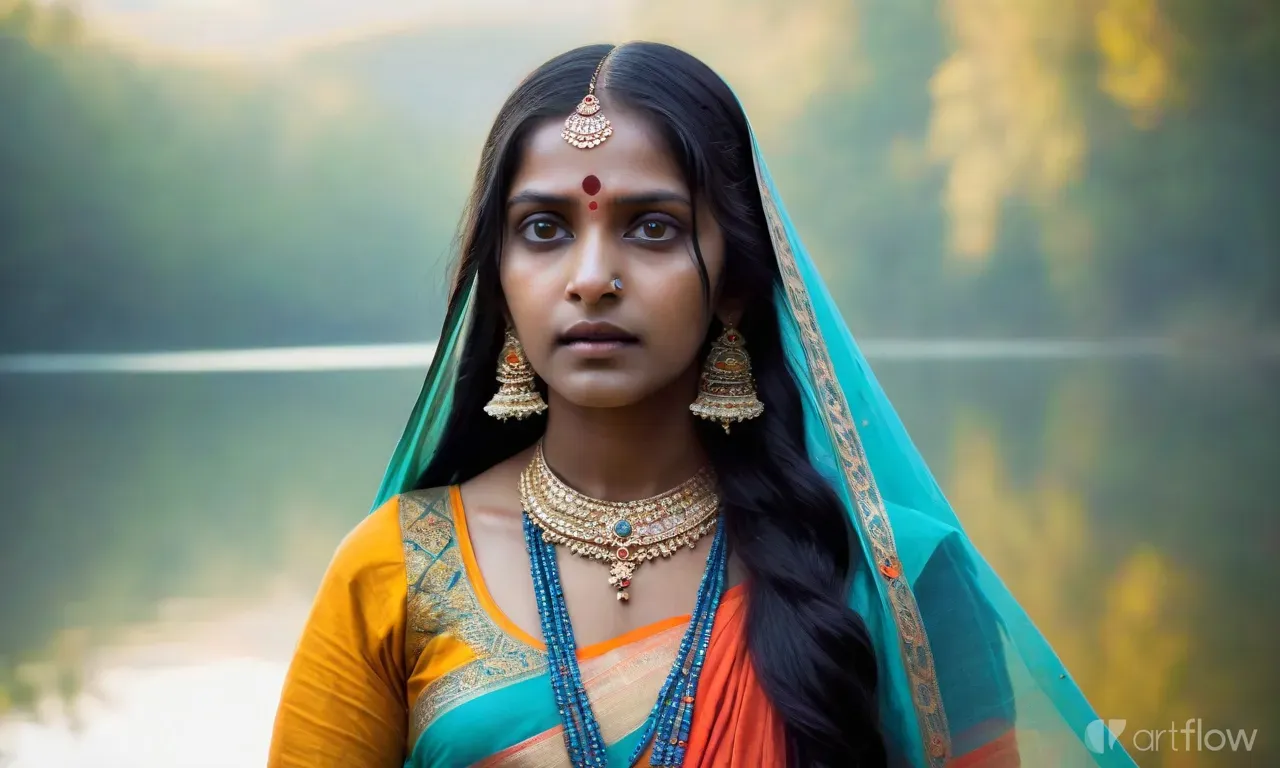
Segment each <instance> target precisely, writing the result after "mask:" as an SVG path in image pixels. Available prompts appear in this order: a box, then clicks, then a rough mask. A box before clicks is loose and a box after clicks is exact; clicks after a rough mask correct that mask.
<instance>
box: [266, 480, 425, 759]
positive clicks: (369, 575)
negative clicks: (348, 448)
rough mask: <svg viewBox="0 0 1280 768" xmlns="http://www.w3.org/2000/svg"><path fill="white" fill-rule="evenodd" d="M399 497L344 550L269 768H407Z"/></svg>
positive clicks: (328, 576) (317, 609)
mask: <svg viewBox="0 0 1280 768" xmlns="http://www.w3.org/2000/svg"><path fill="white" fill-rule="evenodd" d="M398 509H399V502H398V500H397V499H392V500H391V501H389V502H387V504H386V505H384V506H383V507H381V508H379V509H378V510H377V511H376V512H374V513H373V514H372V515H370V516H369V517H367V518H366V519H365V520H364V521H363V522H362V523H361V524H360V525H359V526H357V527H356V529H355V530H353V531H352V532H351V533H350V534H349V535H348V536H347V537H346V538H345V539H344V540H343V542H342V544H341V545H339V547H338V550H337V553H336V554H335V555H334V558H333V560H332V562H331V563H330V564H329V568H328V571H327V572H326V573H325V576H324V580H323V582H322V584H321V587H320V591H319V594H318V595H317V596H316V599H315V603H314V604H313V606H312V608H311V614H310V616H309V617H308V619H307V622H306V625H305V627H304V628H303V631H302V637H301V639H300V640H299V642H298V647H297V650H296V652H295V654H294V657H293V662H292V663H291V664H290V667H289V673H288V675H287V676H286V678H285V682H284V689H283V691H282V693H281V697H280V707H279V710H278V711H277V713H276V721H275V730H274V733H273V735H272V740H271V751H270V753H269V757H268V761H267V765H268V768H338V766H341V767H342V768H393V766H394V768H399V767H400V766H401V765H403V764H404V758H405V738H406V729H407V718H408V715H407V705H406V703H405V677H406V671H405V660H404V656H405V652H404V648H405V644H404V640H405V634H404V632H405V623H406V620H405V596H406V591H407V587H406V583H405V565H404V554H403V549H402V547H401V543H400V539H401V537H400V525H399V516H398Z"/></svg>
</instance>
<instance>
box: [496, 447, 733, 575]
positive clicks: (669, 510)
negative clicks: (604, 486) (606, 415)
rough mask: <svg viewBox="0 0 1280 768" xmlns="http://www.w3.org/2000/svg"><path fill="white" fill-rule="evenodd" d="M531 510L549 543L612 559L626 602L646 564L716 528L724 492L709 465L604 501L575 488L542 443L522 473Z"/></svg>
mask: <svg viewBox="0 0 1280 768" xmlns="http://www.w3.org/2000/svg"><path fill="white" fill-rule="evenodd" d="M520 500H521V502H522V503H523V504H524V510H525V513H526V514H528V515H529V519H530V520H531V521H532V522H533V524H534V525H535V526H537V527H538V529H540V530H541V531H542V538H543V539H545V540H546V542H547V543H548V544H559V545H563V546H566V547H568V549H569V551H570V552H572V553H573V554H575V555H578V556H579V557H587V558H591V559H593V560H604V561H605V562H607V563H608V564H609V586H611V587H613V588H614V589H615V590H616V596H617V599H618V600H620V601H626V600H628V599H630V597H631V593H630V592H628V591H627V589H628V588H629V587H630V586H631V579H632V577H633V576H634V575H635V572H636V569H637V568H639V567H640V565H641V564H643V563H645V562H646V561H649V560H655V559H657V558H659V557H670V556H671V555H674V554H675V553H676V552H678V551H679V550H680V548H681V547H688V548H689V549H693V548H694V547H695V546H696V545H697V543H698V539H700V538H702V537H703V536H706V535H707V534H708V533H710V532H711V530H712V529H713V528H714V527H715V523H716V515H717V514H718V513H719V511H720V495H719V493H717V491H716V485H715V475H714V473H712V472H711V470H709V469H703V470H701V471H699V472H698V474H696V475H694V476H693V477H691V478H690V479H688V480H686V481H685V482H684V483H681V484H680V485H679V486H677V487H676V488H674V489H672V490H670V491H667V492H665V493H661V494H658V495H657V496H651V497H649V498H647V499H639V500H637V501H600V500H599V499H593V498H591V497H590V496H585V495H583V494H581V493H578V492H577V491H575V490H574V489H572V488H570V487H569V486H568V485H567V484H566V483H565V482H564V481H563V480H561V479H560V478H559V477H558V476H557V475H556V473H555V472H552V471H551V468H550V467H549V466H547V461H546V457H545V456H544V455H543V452H542V443H538V445H537V447H536V448H535V450H534V454H533V460H532V461H530V462H529V466H527V467H526V468H525V469H524V471H523V472H522V473H521V474H520Z"/></svg>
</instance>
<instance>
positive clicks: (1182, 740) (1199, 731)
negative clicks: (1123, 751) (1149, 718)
mask: <svg viewBox="0 0 1280 768" xmlns="http://www.w3.org/2000/svg"><path fill="white" fill-rule="evenodd" d="M1126 725H1128V721H1127V720H1094V721H1093V722H1092V723H1089V725H1088V726H1086V727H1085V730H1084V743H1085V746H1086V747H1088V748H1089V751H1090V752H1092V753H1094V754H1095V755H1102V754H1106V753H1107V752H1109V751H1111V750H1114V749H1119V747H1117V746H1116V745H1117V744H1118V743H1119V741H1120V736H1121V734H1123V733H1124V731H1125V726H1126ZM1257 737H1258V729H1257V728H1254V729H1253V730H1252V731H1248V732H1246V731H1245V730H1244V729H1243V728H1241V729H1239V730H1236V731H1224V730H1221V729H1218V728H1213V729H1210V730H1207V731H1206V730H1205V729H1204V721H1202V720H1200V719H1199V718H1194V717H1193V718H1191V719H1190V720H1187V722H1186V724H1185V725H1183V726H1182V727H1181V728H1179V727H1178V726H1177V723H1170V724H1169V727H1168V728H1167V729H1166V728H1160V729H1154V730H1153V729H1149V728H1144V729H1142V730H1137V731H1133V732H1131V733H1130V736H1129V739H1128V741H1129V744H1130V745H1131V746H1132V747H1133V750H1134V751H1135V752H1159V751H1160V750H1163V749H1167V750H1169V751H1170V752H1203V751H1206V750H1207V751H1209V752H1221V751H1222V750H1224V749H1230V750H1231V751H1232V752H1239V751H1242V750H1243V751H1245V752H1252V751H1253V744H1254V741H1256V740H1257Z"/></svg>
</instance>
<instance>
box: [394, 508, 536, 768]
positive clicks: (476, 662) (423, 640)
mask: <svg viewBox="0 0 1280 768" xmlns="http://www.w3.org/2000/svg"><path fill="white" fill-rule="evenodd" d="M400 530H401V536H402V539H403V543H404V553H405V578H406V579H407V580H408V583H409V594H408V627H407V631H406V633H405V651H406V654H407V656H406V662H407V664H408V667H409V668H410V669H413V668H414V667H415V666H416V665H417V663H418V658H419V656H420V655H421V654H422V652H423V649H424V648H425V647H426V646H427V643H428V642H429V641H430V640H431V638H433V637H436V636H438V635H443V634H449V635H452V636H453V637H455V638H457V639H458V640H460V641H462V642H463V643H465V644H466V645H467V647H469V648H470V649H471V650H472V652H473V653H474V654H475V658H474V659H473V660H472V661H469V662H467V663H465V664H463V665H461V666H460V667H457V668H456V669H451V670H449V671H448V672H446V673H445V674H443V675H441V676H440V677H439V678H437V679H435V680H433V681H431V682H430V683H428V684H427V686H426V688H424V689H423V691H422V693H421V694H420V695H419V696H418V698H417V700H416V701H414V702H413V707H412V713H411V715H410V723H409V734H408V736H409V741H408V744H407V747H408V749H409V750H410V751H412V750H413V748H414V746H415V745H416V744H417V741H418V739H419V737H421V735H422V733H423V732H424V731H426V730H427V727H428V726H430V725H431V723H433V722H434V721H435V720H436V718H438V717H440V716H441V715H443V714H445V713H446V712H449V711H451V710H453V709H454V708H456V707H458V706H459V705H461V704H463V703H465V702H468V701H471V700H472V699H475V698H477V697H479V696H481V695H483V694H485V693H487V692H489V691H492V690H495V689H497V688H500V687H503V686H506V685H510V684H512V683H516V682H519V681H520V680H525V679H528V678H530V677H534V676H536V675H538V674H541V673H542V672H543V671H544V670H545V669H546V656H545V654H543V653H542V652H541V651H539V650H538V649H536V648H533V647H532V646H530V645H529V644H527V643H525V642H522V641H520V640H517V639H516V638H513V637H511V636H510V635H508V634H507V633H506V632H504V631H503V630H502V629H501V628H500V627H499V626H498V625H497V624H495V623H494V622H493V620H492V619H491V618H490V617H489V614H487V613H486V612H485V611H484V609H483V608H481V607H480V602H479V600H478V599H477V598H476V595H475V592H474V591H473V590H472V585H471V582H470V580H469V579H467V574H466V568H465V566H464V565H463V562H462V555H461V553H460V552H459V550H458V540H457V532H456V530H455V529H454V525H453V507H452V504H451V502H450V500H449V489H448V488H433V489H430V490H424V491H413V492H411V493H406V494H403V495H402V496H401V497H400Z"/></svg>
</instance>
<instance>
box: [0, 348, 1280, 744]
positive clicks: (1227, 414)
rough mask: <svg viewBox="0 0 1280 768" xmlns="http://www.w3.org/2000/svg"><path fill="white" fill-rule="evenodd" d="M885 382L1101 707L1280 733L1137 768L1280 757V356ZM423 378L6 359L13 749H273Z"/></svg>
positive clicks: (895, 370)
mask: <svg viewBox="0 0 1280 768" xmlns="http://www.w3.org/2000/svg"><path fill="white" fill-rule="evenodd" d="M874 362H875V361H874V360H873V363H874ZM876 368H877V370H878V372H879V375H880V376H881V379H882V383H883V384H884V385H885V387H886V389H887V390H888V392H889V395H890V397H891V398H892V399H893V400H894V401H895V403H896V405H897V407H898V409H899V411H900V413H901V415H902V416H903V418H904V420H905V422H906V423H907V426H908V429H909V430H910V431H911V433H912V434H913V436H914V438H915V439H916V441H917V444H918V446H919V447H920V449H921V450H922V451H923V452H924V454H925V456H926V458H927V459H928V460H929V461H930V464H931V466H932V467H933V468H934V470H935V472H936V473H937V474H938V475H939V477H940V479H941V480H942V482H943V485H944V487H945V488H946V489H947V491H948V494H949V495H950V496H951V498H952V500H953V502H954V503H955V505H956V506H957V507H958V510H959V512H960V514H961V517H962V518H963V520H964V521H965V523H966V525H967V526H968V528H969V530H970V532H971V533H972V535H973V536H974V537H975V539H977V541H978V543H979V545H980V546H981V548H982V549H983V551H984V552H985V553H986V554H987V556H988V558H989V559H990V560H991V561H992V563H993V564H994V565H995V567H996V569H997V570H998V571H999V572H1000V573H1001V575H1002V576H1003V577H1004V578H1005V579H1006V580H1007V582H1008V583H1009V584H1010V586H1011V588H1012V589H1013V591H1014V592H1015V593H1016V594H1017V596H1018V597H1019V598H1020V599H1021V600H1022V601H1023V602H1024V604H1025V605H1026V607H1027V608H1028V610H1029V611H1030V613H1031V614H1032V616H1033V618H1034V619H1035V620H1036V621H1037V622H1038V623H1039V625H1040V626H1041V628H1042V629H1043V630H1044V631H1045V633H1046V634H1047V635H1048V636H1049V638H1050V640H1051V641H1052V642H1053V643H1054V644H1055V645H1056V647H1057V648H1058V650H1059V652H1060V654H1061V655H1062V657H1063V659H1064V661H1065V663H1066V664H1067V666H1068V668H1069V669H1071V670H1072V671H1073V674H1075V675H1076V677H1077V678H1078V680H1079V681H1080V683H1081V684H1082V685H1083V686H1084V688H1085V690H1086V693H1087V694H1088V695H1089V696H1090V697H1091V699H1092V700H1093V701H1094V703H1095V705H1096V706H1097V708H1098V709H1099V711H1100V713H1101V714H1102V715H1103V716H1104V717H1119V718H1126V719H1127V720H1128V722H1129V728H1130V729H1131V730H1132V729H1136V728H1150V729H1156V728H1170V727H1172V726H1174V725H1176V727H1177V728H1181V727H1183V724H1184V722H1185V721H1186V720H1187V719H1189V718H1199V719H1201V720H1202V721H1203V724H1204V725H1203V728H1204V729H1210V728H1223V729H1228V728H1229V729H1239V728H1244V729H1246V730H1249V729H1254V728H1257V729H1259V734H1258V736H1257V742H1256V744H1255V747H1254V750H1253V751H1252V752H1251V753H1248V754H1243V753H1241V754H1236V755H1232V754H1230V753H1228V752H1222V753H1209V752H1201V753H1195V752H1191V753H1188V752H1185V751H1182V752H1172V751H1169V750H1168V749H1167V748H1166V749H1164V750H1162V751H1161V752H1160V753H1149V754H1144V753H1136V754H1135V757H1137V758H1138V760H1139V763H1140V764H1141V765H1143V766H1191V765H1205V766H1216V765H1222V766H1236V765H1240V766H1246V765H1250V766H1251V765H1264V764H1274V763H1275V760H1276V759H1277V758H1280V752H1277V750H1276V741H1275V736H1274V734H1273V733H1268V732H1267V730H1266V729H1267V728H1268V726H1267V725H1266V724H1267V723H1273V724H1274V723H1276V722H1280V717H1277V715H1280V706H1278V705H1277V704H1276V703H1275V698H1274V692H1275V691H1276V690H1277V687H1276V682H1277V679H1276V665H1275V664H1274V663H1273V651H1272V649H1273V648H1274V638H1275V635H1276V633H1277V631H1280V621H1278V619H1280V609H1278V608H1277V604H1276V601H1275V600H1274V590H1275V582H1274V578H1272V576H1271V574H1273V569H1272V563H1273V562H1274V561H1275V559H1276V558H1277V556H1278V555H1280V527H1278V526H1277V516H1276V512H1277V510H1276V507H1275V503H1274V499H1275V493H1274V490H1275V481H1274V480H1273V477H1274V475H1273V474H1272V473H1273V472H1274V471H1275V469H1276V468H1277V465H1278V462H1277V461H1276V448H1275V435H1276V434H1277V430H1278V429H1280V400H1278V399H1277V398H1276V397H1275V393H1276V391H1277V390H1278V389H1280V364H1277V362H1276V361H1275V360H1274V359H1264V360H1261V361H1256V360H1255V361H1252V362H1246V363H1241V362H1236V361H1231V360H1217V361H1194V360H1190V361H1188V360H1179V359H1176V358H1165V357H1146V358H1113V359H1092V360H1091V359H1070V360H1058V361H1054V360H1038V361H1037V360H1006V361H1003V362H1001V361H992V360H972V361H966V360H963V359H952V360H915V361H913V360H903V359H892V358H890V357H888V356H886V359H882V360H880V361H879V362H878V363H876ZM421 375H422V374H421V372H420V371H416V370H412V369H407V368H406V369H396V370H380V371H379V370H374V371H355V372H333V371H330V372H312V373H239V374H232V373H219V374H209V373H196V374H89V375H12V374H11V375H7V376H4V375H0V424H3V431H4V440H3V442H2V443H0V451H3V459H4V460H3V462H2V463H0V477H2V478H3V487H4V488H5V491H6V493H5V500H6V506H7V507H8V509H7V510H6V511H5V514H4V517H3V526H2V527H0V675H3V677H0V704H3V705H5V707H0V712H5V711H6V707H7V714H4V715H3V716H0V765H5V766H9V768H19V767H21V768H53V767H54V766H72V765H84V764H89V763H92V764H93V765H96V766H103V767H106V766H111V767H115V766H120V768H125V767H128V768H151V767H152V766H156V767H157V768H159V767H160V766H165V767H166V768H168V767H169V766H175V765H182V766H192V767H194V766H210V767H212V766H218V767H219V768H238V767H239V766H257V765H261V764H262V762H263V759H264V755H265V750H266V746H267V743H268V740H269V736H270V728H271V722H272V717H273V714H274V707H275V703H276V697H277V695H278V692H279V686H280V683H281V681H282V678H283V675H284V671H285V668H286V665H287V662H288V658H289V655H290V652H291V649H292V645H293V643H294V641H295V638H296V635H297V633H298V630H299V628H300V626H301V623H302V621H303V619H304V617H305V615H306V611H307V609H308V606H309V601H310V598H311V596H312V594H313V592H314V590H315V588H316V586H317V584H318V580H319V578H320V575H321V573H322V572H323V569H324V567H325V565H326V563H327V560H328V557H329V556H330V554H331V553H332V551H333V549H334V547H335V546H336V545H337V543H338V541H339V539H340V538H341V537H342V536H343V535H344V533H345V532H346V531H348V530H349V529H350V528H351V527H352V526H353V525H355V524H356V523H357V522H358V521H359V519H360V518H361V516H362V515H363V514H364V513H365V512H366V511H367V507H368V505H369V503H370V501H371V498H372V495H373V493H374V491H375V489H376V486H377V484H378V481H379V479H380V476H381V471H382V468H383V465H384V462H385V461H386V460H387V458H388V457H389V455H390V451H391V449H392V447H393V445H394V443H395V440H396V439H397V437H398V435H399V430H400V428H401V427H402V426H403V421H404V419H405V418H406V417H407V414H408V411H409V408H410V407H411V405H412V402H413V399H414V397H415V396H416V394H417V389H418V386H419V384H420V381H421ZM1171 721H1172V722H1171ZM1272 727H1274V726H1272ZM1166 746H1167V744H1166Z"/></svg>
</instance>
